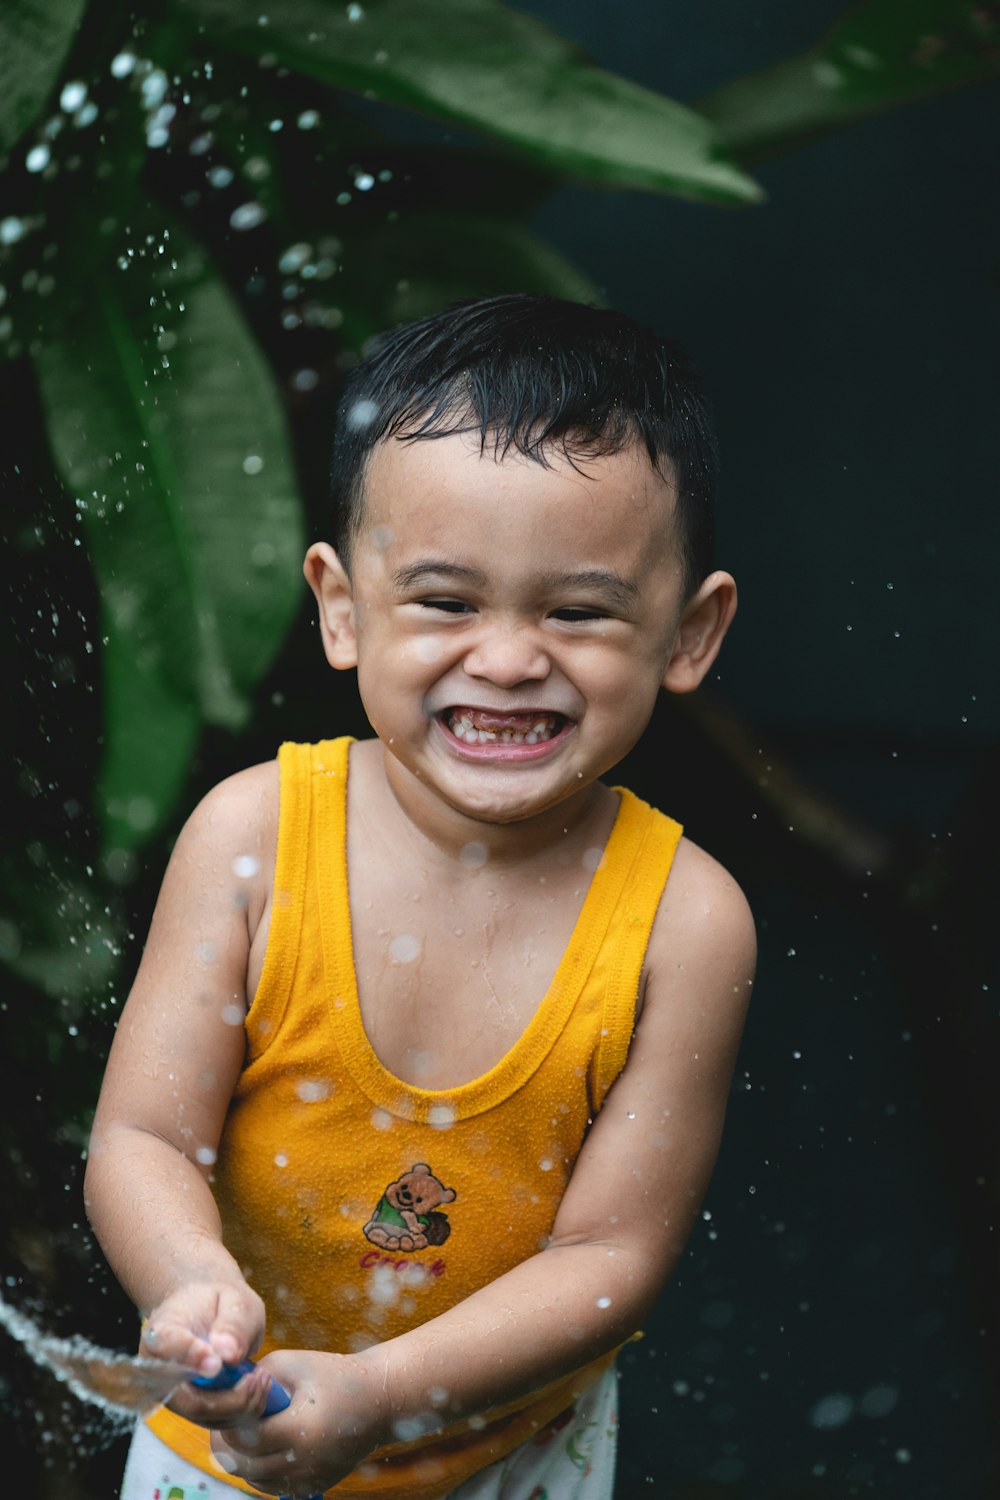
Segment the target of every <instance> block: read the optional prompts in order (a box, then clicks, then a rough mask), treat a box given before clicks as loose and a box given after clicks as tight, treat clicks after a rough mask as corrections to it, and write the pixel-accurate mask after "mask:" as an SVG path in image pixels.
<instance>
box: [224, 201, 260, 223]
mask: <svg viewBox="0 0 1000 1500" xmlns="http://www.w3.org/2000/svg"><path fill="white" fill-rule="evenodd" d="M266 218H267V210H266V209H265V208H264V205H263V204H262V203H253V202H251V203H241V204H240V206H239V208H234V209H233V211H232V213H231V214H230V215H229V224H230V227H231V228H232V229H240V230H242V229H255V228H256V227H257V225H258V224H262V223H263V222H264V220H265V219H266Z"/></svg>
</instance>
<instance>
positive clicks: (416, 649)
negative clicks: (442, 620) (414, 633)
mask: <svg viewBox="0 0 1000 1500" xmlns="http://www.w3.org/2000/svg"><path fill="white" fill-rule="evenodd" d="M443 650H444V647H443V646H442V644H441V642H440V641H439V640H438V639H437V637H436V636H433V635H421V636H418V637H417V639H416V640H415V641H414V642H413V654H414V656H415V657H416V658H417V659H418V661H423V662H426V663H427V664H428V666H430V665H431V663H433V662H436V661H439V660H440V658H441V653H442V651H443Z"/></svg>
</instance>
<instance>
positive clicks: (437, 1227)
mask: <svg viewBox="0 0 1000 1500" xmlns="http://www.w3.org/2000/svg"><path fill="white" fill-rule="evenodd" d="M454 1201H455V1190H454V1188H449V1187H445V1185H444V1183H442V1182H439V1181H438V1179H437V1178H436V1177H435V1176H434V1174H433V1172H432V1171H431V1169H430V1167H429V1166H428V1165H427V1163H426V1162H422V1161H418V1162H415V1163H414V1165H413V1166H412V1167H411V1168H410V1170H409V1171H408V1172H404V1173H403V1175H402V1177H400V1178H399V1179H398V1180H397V1181H396V1182H390V1184H389V1186H388V1187H387V1188H386V1190H385V1192H384V1193H383V1194H382V1197H381V1200H380V1201H379V1205H378V1208H376V1210H375V1212H374V1213H373V1214H372V1216H371V1218H370V1219H369V1221H368V1223H367V1224H366V1225H365V1228H364V1234H365V1238H366V1239H369V1240H371V1242H372V1244H373V1245H380V1246H381V1247H382V1249H384V1250H423V1249H425V1248H426V1247H427V1246H428V1245H443V1244H444V1242H445V1240H446V1239H447V1238H448V1236H449V1234H450V1233H451V1225H450V1224H449V1223H448V1217H447V1215H446V1214H442V1213H438V1212H437V1209H438V1207H439V1205H440V1204H442V1203H454Z"/></svg>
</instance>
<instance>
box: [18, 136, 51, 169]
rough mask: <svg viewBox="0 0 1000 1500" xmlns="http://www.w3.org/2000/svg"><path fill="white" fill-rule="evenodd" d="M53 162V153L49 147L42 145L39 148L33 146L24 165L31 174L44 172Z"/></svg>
mask: <svg viewBox="0 0 1000 1500" xmlns="http://www.w3.org/2000/svg"><path fill="white" fill-rule="evenodd" d="M51 160H52V152H51V151H50V150H49V148H48V146H46V145H45V144H44V143H42V144H41V145H38V146H32V148H31V150H30V151H29V152H28V154H27V156H26V157H25V158H24V165H25V167H26V168H27V170H28V171H29V172H44V171H45V168H46V167H47V166H48V164H49V162H50V161H51Z"/></svg>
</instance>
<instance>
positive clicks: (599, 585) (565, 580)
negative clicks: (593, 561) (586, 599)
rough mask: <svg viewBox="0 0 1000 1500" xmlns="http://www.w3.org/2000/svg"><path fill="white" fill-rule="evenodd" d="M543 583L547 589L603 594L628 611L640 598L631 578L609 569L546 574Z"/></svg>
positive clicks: (588, 569)
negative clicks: (578, 590) (581, 590)
mask: <svg viewBox="0 0 1000 1500" xmlns="http://www.w3.org/2000/svg"><path fill="white" fill-rule="evenodd" d="M542 582H543V583H544V585H545V586H546V587H547V588H556V589H561V588H570V589H584V590H590V591H592V592H595V593H598V594H603V595H604V596H605V598H609V599H612V600H613V601H614V602H615V603H616V604H618V605H620V606H621V608H622V609H627V608H628V607H629V605H631V604H634V603H635V601H636V600H637V599H638V597H639V589H638V586H637V585H636V584H634V583H633V582H632V580H631V578H623V577H622V576H621V574H620V573H612V572H611V571H610V570H609V569H607V568H587V569H585V570H584V571H582V572H580V573H558V574H553V573H550V574H546V576H545V577H544V578H543V580H542Z"/></svg>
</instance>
